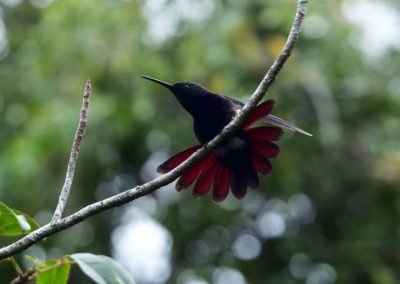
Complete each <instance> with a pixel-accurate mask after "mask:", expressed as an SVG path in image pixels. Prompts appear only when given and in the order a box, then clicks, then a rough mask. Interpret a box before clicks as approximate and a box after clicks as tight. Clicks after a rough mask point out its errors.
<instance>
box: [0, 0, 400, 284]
mask: <svg viewBox="0 0 400 284" xmlns="http://www.w3.org/2000/svg"><path fill="white" fill-rule="evenodd" d="M295 2H296V1H289V0H285V1H281V0H279V1H278V0H273V1H261V0H256V1H231V0H219V1H211V0H196V1H190V2H189V1H184V0H175V1H174V0H151V1H150V0H149V1H128V0H126V1H122V0H121V1H120V0H105V1H90V0H87V1H81V0H70V1H49V0H47V1H46V0H31V1H22V0H1V1H0V20H1V21H0V129H1V134H0V135H1V136H0V137H1V139H0V200H1V201H3V202H5V203H6V204H7V205H8V206H10V207H12V208H18V209H20V210H22V211H24V212H26V213H29V214H30V215H31V216H34V217H35V219H36V220H37V221H38V222H39V223H40V224H45V223H46V222H48V221H49V220H50V217H51V213H52V211H53V210H54V208H55V206H56V202H57V199H58V194H59V191H60V189H61V186H62V183H63V180H64V176H65V170H66V164H67V161H68V157H69V151H70V146H71V144H72V139H73V135H74V131H75V127H76V124H77V122H78V117H79V110H80V104H81V95H82V94H83V89H84V84H85V81H86V79H87V78H90V79H91V80H92V85H93V91H92V101H91V105H90V114H89V124H88V129H87V132H86V137H85V140H84V142H83V144H82V148H81V154H80V158H79V161H78V165H77V173H76V178H75V181H74V184H73V190H72V194H71V198H70V201H69V204H68V208H67V212H66V213H72V212H73V211H75V210H77V209H79V208H81V207H82V206H85V205H87V204H89V203H92V202H95V201H97V200H100V199H102V198H105V197H107V196H111V195H112V194H115V193H117V192H121V191H123V190H124V189H126V188H130V187H133V186H135V185H136V184H138V183H142V182H145V181H148V180H149V179H151V178H153V177H154V176H155V171H154V169H155V166H156V165H157V163H159V162H161V161H162V160H163V159H164V158H165V157H167V156H168V154H171V153H174V152H176V151H179V150H180V149H183V148H185V147H187V146H190V145H192V144H194V142H195V139H194V135H193V131H192V128H191V127H192V122H191V119H190V117H189V115H188V114H187V113H185V112H184V111H183V110H182V109H181V108H180V106H179V105H178V103H177V102H176V101H175V99H174V98H173V97H172V96H171V95H170V94H169V93H168V92H166V91H165V90H162V89H161V88H159V87H157V86H155V85H153V84H150V83H148V82H146V81H144V80H141V79H140V77H139V75H141V74H146V75H149V76H154V77H156V78H160V79H163V80H165V81H170V82H178V81H193V82H198V83H201V84H203V85H205V86H206V87H207V88H209V89H211V90H213V91H215V92H219V93H223V94H227V95H230V96H232V97H236V98H239V99H243V100H245V99H246V98H247V97H248V96H249V94H251V93H252V91H253V90H254V89H255V88H256V86H257V84H258V83H259V81H260V79H261V78H262V76H263V75H264V74H265V71H266V70H267V68H268V67H269V66H270V64H271V63H272V61H273V59H274V57H275V56H276V55H277V53H278V52H279V50H280V48H281V47H282V45H283V43H284V40H285V38H286V35H287V32H288V30H289V28H290V25H291V22H292V20H293V15H294V10H295V6H296V3H295ZM360 3H361V4H362V3H364V4H365V3H367V4H368V3H375V2H373V1H350V0H348V1H341V0H335V1H310V4H309V8H308V15H307V17H306V20H305V23H304V28H303V31H302V35H301V40H300V42H299V43H298V45H297V47H296V51H295V53H294V54H293V56H292V57H291V58H290V60H289V61H288V63H287V65H286V66H285V68H284V70H283V71H282V72H281V73H280V75H279V77H278V80H277V81H276V82H275V84H274V85H273V87H272V88H271V90H270V91H269V93H268V95H267V96H268V97H272V98H274V99H275V100H276V101H277V104H276V109H275V111H274V114H276V115H279V116H280V117H282V118H284V119H287V120H289V121H291V122H294V123H295V124H297V125H299V126H300V127H302V128H304V129H306V130H307V131H310V132H312V133H314V135H315V136H314V137H313V138H308V137H305V136H301V135H297V134H296V135H293V134H292V133H290V132H287V133H286V135H285V136H284V137H283V139H282V140H281V142H280V146H281V149H282V150H281V154H280V156H279V158H278V159H277V160H275V161H274V162H273V165H274V174H273V175H272V176H271V177H268V178H263V179H262V181H263V186H262V189H261V190H260V191H258V192H251V193H250V194H248V195H247V197H246V198H245V199H244V200H242V201H236V200H233V199H228V200H227V201H225V202H224V203H222V204H215V203H213V202H212V201H211V198H210V196H207V197H205V198H202V199H199V200H193V199H192V198H191V196H190V192H189V191H186V192H181V193H179V194H177V193H175V192H174V189H173V187H171V186H169V187H165V188H162V189H160V190H159V191H158V192H156V193H154V194H152V195H151V196H149V197H145V198H142V199H140V200H137V201H134V202H132V203H131V204H128V205H126V206H123V207H121V208H117V209H113V210H111V211H109V212H107V213H103V214H100V215H98V216H94V217H92V218H90V220H87V221H85V222H83V223H82V224H79V225H77V226H75V227H73V228H71V229H69V230H67V231H64V232H60V233H59V234H57V235H55V236H52V237H49V238H48V239H47V240H46V241H42V242H40V243H39V244H37V245H35V246H34V247H32V248H30V249H28V250H27V251H26V252H24V253H22V254H21V255H20V256H21V257H20V258H19V260H20V261H21V262H22V261H23V255H24V254H29V255H33V256H35V257H39V258H43V259H49V258H57V257H61V256H63V255H65V254H71V253H74V252H83V251H86V252H91V253H99V254H106V255H111V256H113V255H114V256H115V257H116V258H117V260H119V261H121V262H122V264H123V265H125V266H127V267H131V266H132V263H134V260H135V259H136V260H135V261H140V260H141V259H142V260H143V262H145V260H146V259H145V258H144V257H143V255H132V256H131V258H132V259H131V261H132V262H131V263H129V259H128V260H127V259H126V258H125V259H118V253H117V252H118V249H117V248H116V247H118V245H119V244H118V242H120V243H122V242H123V241H122V240H123V237H124V236H125V235H121V233H122V232H124V231H123V230H122V229H121V228H122V227H123V226H124V225H125V226H129V224H130V223H129V222H131V221H132V220H131V217H130V216H131V215H129V214H128V213H127V212H131V211H132V210H133V212H134V213H135V214H134V216H136V217H135V220H139V221H140V220H150V221H152V222H155V223H154V224H158V225H159V226H160V225H161V226H162V228H163V230H164V231H160V232H163V233H160V236H161V235H162V234H164V236H166V237H165V238H166V239H168V240H169V243H170V248H169V249H166V253H165V255H164V257H165V258H166V259H167V265H168V267H167V269H166V270H165V271H166V272H165V271H164V274H163V275H161V274H162V273H161V270H160V271H157V269H158V268H157V266H154V268H153V270H155V271H153V274H155V275H156V276H157V273H158V272H159V273H160V275H161V276H160V277H158V278H157V277H156V276H154V275H153V276H151V277H153V278H151V277H150V276H149V277H150V278H146V277H147V276H146V275H147V274H146V273H143V274H142V275H140V273H139V274H135V269H134V268H132V267H131V271H132V273H133V276H134V278H135V280H136V281H137V282H138V283H163V282H168V283H244V281H246V282H248V283H305V282H306V283H334V282H336V283H376V284H381V283H382V284H386V283H398V282H399V281H400V273H399V270H398V268H399V265H400V255H399V253H398V251H399V246H400V242H399V237H400V229H399V228H400V227H399V224H398V220H399V216H400V199H399V188H400V178H399V176H400V175H399V172H400V150H399V149H400V148H399V146H398V142H399V134H398V133H400V124H399V123H398V121H399V120H398V117H399V115H400V99H399V98H400V91H399V90H400V77H399V72H398V70H399V68H400V66H399V65H400V60H399V59H400V54H399V48H398V47H399V46H400V44H399V43H397V45H396V43H392V42H391V41H389V42H384V41H382V42H380V43H379V44H380V45H379V46H380V47H382V48H383V51H382V50H380V51H379V50H374V45H373V44H372V43H371V45H368V42H367V41H366V40H365V38H366V37H367V35H368V32H369V33H370V34H371V32H373V31H371V30H369V31H366V30H365V28H363V26H362V25H359V24H357V22H356V20H354V19H353V18H351V16H349V15H356V14H357V13H359V12H357V11H358V10H357V9H353V8H354V6H352V5H356V4H360ZM382 3H383V4H382ZM367 4H365V5H367ZM375 4H376V3H375ZM376 5H378V4H376ZM379 5H386V6H385V7H387V10H389V11H391V12H393V13H395V15H397V17H398V18H400V14H399V11H400V6H399V5H398V3H397V2H395V1H390V0H386V1H381V4H379ZM379 5H378V6H379ZM379 9H380V8H379ZM379 9H378V8H377V9H376V12H377V14H378V12H379V11H381V10H379ZM381 12H382V11H381ZM382 13H383V12H382ZM364 18H365V17H364ZM366 18H367V19H368V20H370V21H372V22H373V21H374V18H373V17H371V18H368V17H366ZM384 18H385V17H384ZM387 19H389V16H388V17H387ZM399 21H400V20H399ZM370 34H369V35H370ZM373 36H374V34H373V33H372V37H373ZM363 39H364V40H363ZM392 40H393V42H394V41H395V40H396V39H395V38H392ZM399 42H400V40H399ZM138 212H139V213H138ZM123 216H125V217H123ZM165 230H166V231H165ZM111 236H112V238H111ZM151 237H152V236H150V235H149V236H144V238H142V239H140V238H136V239H135V241H132V242H129V240H125V241H124V244H125V247H124V248H123V249H122V250H124V249H125V250H126V251H129V244H131V245H134V244H135V245H136V246H137V245H139V246H140V245H141V242H146V239H147V240H152V239H151ZM12 240H13V239H10V238H7V239H2V240H1V243H3V244H5V243H9V242H11V241H12ZM127 244H128V245H127ZM154 246H156V244H155V245H154ZM141 253H142V254H146V251H145V250H142V251H141ZM127 261H128V262H127ZM149 263H150V262H149ZM146 269H151V268H148V267H147V268H146ZM0 274H1V275H2V281H4V283H7V281H9V280H11V279H13V278H14V277H15V272H13V270H12V267H11V265H9V264H8V263H6V262H3V263H1V265H0ZM150 274H151V273H150ZM80 277H82V275H80V274H79V275H78V274H76V275H74V273H73V275H72V278H71V281H72V282H71V283H84V281H87V278H85V279H83V278H82V279H81V278H80ZM232 279H233V280H232Z"/></svg>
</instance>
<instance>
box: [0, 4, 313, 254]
mask: <svg viewBox="0 0 400 284" xmlns="http://www.w3.org/2000/svg"><path fill="white" fill-rule="evenodd" d="M307 3H308V0H298V5H297V11H296V16H295V19H294V22H293V25H292V28H291V30H290V33H289V36H288V39H287V41H286V43H285V45H284V47H283V49H282V50H281V53H280V54H279V55H278V57H277V58H276V60H275V62H274V63H273V65H272V66H271V68H270V69H269V70H268V72H267V74H266V75H265V77H264V78H263V79H262V81H261V83H260V84H259V86H258V87H257V89H256V90H255V91H254V93H253V94H252V95H251V97H250V98H249V100H248V102H247V103H246V105H245V106H244V108H243V109H242V111H241V112H240V113H239V114H238V115H237V116H236V117H235V118H234V119H233V120H232V121H231V122H230V123H229V124H228V125H227V126H226V127H225V128H224V129H223V130H222V132H221V133H220V134H219V135H217V136H216V137H215V138H214V139H213V140H211V141H210V142H209V143H208V144H207V145H205V146H204V147H203V148H201V149H199V150H198V151H196V153H194V154H193V155H192V156H191V157H190V158H188V159H187V160H186V161H185V162H183V163H182V164H181V165H180V166H178V167H177V168H175V169H174V170H172V171H171V172H169V173H167V174H164V175H162V176H160V177H158V178H156V179H153V180H152V181H150V182H148V183H145V184H143V185H139V186H136V187H134V188H131V189H128V190H126V191H124V192H121V193H119V194H117V195H114V196H112V197H109V198H106V199H104V200H101V201H99V202H96V203H93V204H90V205H88V206H86V207H84V208H82V209H80V210H79V211H77V212H75V213H74V214H71V215H70V216H68V217H65V218H63V219H60V220H58V221H56V222H53V223H50V224H47V225H45V226H43V227H41V228H39V229H37V230H35V231H34V232H32V233H30V234H29V235H27V236H25V237H23V238H22V239H20V240H18V241H16V242H15V243H13V244H10V245H8V246H7V247H4V248H2V249H0V259H3V258H5V257H7V256H10V255H14V254H16V253H18V252H20V251H22V250H24V249H26V248H28V247H30V246H31V245H32V244H34V243H36V242H38V241H40V240H42V239H43V238H45V237H48V236H50V235H53V234H55V233H56V232H59V231H62V230H65V229H67V228H69V227H71V226H73V225H75V224H77V223H80V222H82V221H83V220H85V219H87V218H88V217H90V216H93V215H95V214H98V213H100V212H102V211H105V210H107V209H110V208H113V207H116V206H120V205H122V204H125V203H128V202H130V201H132V200H135V199H137V198H139V197H141V196H144V195H147V194H149V193H151V192H153V191H155V190H157V189H158V188H160V187H162V186H164V185H167V184H169V183H171V182H173V181H174V180H175V179H176V178H177V177H179V176H180V175H181V174H182V173H183V172H184V171H185V170H186V169H188V168H189V167H190V166H192V165H193V164H194V163H196V162H198V161H199V160H200V159H201V158H202V157H203V156H204V155H206V154H207V153H209V152H210V151H211V150H212V149H213V148H214V147H216V146H217V145H218V144H219V143H220V142H221V141H222V140H223V139H225V138H226V137H227V136H229V135H230V134H231V133H233V132H234V131H235V130H236V129H237V128H238V127H240V125H241V124H242V123H243V122H244V121H245V119H246V117H247V115H248V114H249V113H250V111H251V110H252V109H253V108H254V107H255V106H256V105H257V104H258V103H259V102H260V100H261V99H262V98H263V96H264V95H265V93H266V91H267V90H268V89H269V87H270V86H271V85H272V83H273V82H274V80H275V78H276V76H277V75H278V73H279V71H280V70H281V69H282V67H283V65H284V63H285V62H286V60H287V59H288V58H289V56H290V54H291V52H292V50H293V48H294V46H295V44H296V42H297V41H298V39H299V33H300V27H301V24H302V22H303V18H304V15H305V11H306V6H307Z"/></svg>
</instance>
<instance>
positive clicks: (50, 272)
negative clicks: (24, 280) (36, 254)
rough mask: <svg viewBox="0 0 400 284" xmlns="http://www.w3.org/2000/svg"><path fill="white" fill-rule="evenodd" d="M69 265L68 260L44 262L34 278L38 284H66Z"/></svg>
mask: <svg viewBox="0 0 400 284" xmlns="http://www.w3.org/2000/svg"><path fill="white" fill-rule="evenodd" d="M70 269H71V263H70V262H69V259H68V258H63V259H59V260H56V259H50V260H48V261H46V262H44V263H43V264H42V265H41V266H40V268H39V270H38V274H37V276H36V283H38V284H66V283H67V282H68V277H69V271H70Z"/></svg>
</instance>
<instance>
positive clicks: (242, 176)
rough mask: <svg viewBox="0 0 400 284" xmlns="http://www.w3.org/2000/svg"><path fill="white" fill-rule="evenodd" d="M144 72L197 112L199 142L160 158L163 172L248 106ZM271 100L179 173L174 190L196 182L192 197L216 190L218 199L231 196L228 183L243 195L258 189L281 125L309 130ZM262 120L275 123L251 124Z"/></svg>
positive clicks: (273, 155)
mask: <svg viewBox="0 0 400 284" xmlns="http://www.w3.org/2000/svg"><path fill="white" fill-rule="evenodd" d="M142 78H144V79H147V80H150V81H153V82H155V83H157V84H160V85H162V86H164V87H165V88H167V89H168V90H170V91H171V92H172V93H173V94H174V95H175V97H176V99H177V100H178V101H179V103H180V104H181V105H182V107H183V108H184V109H185V110H186V111H187V112H189V113H190V114H191V115H192V117H193V127H194V133H195V135H196V138H197V141H198V143H199V144H198V145H195V146H193V147H190V148H188V149H186V150H184V151H182V152H179V153H178V154H176V155H174V156H172V157H171V158H169V159H168V160H167V161H165V162H164V163H162V164H161V165H160V166H158V167H157V171H158V172H159V173H166V172H169V171H171V170H172V169H174V168H176V167H177V166H179V165H180V164H181V163H182V162H184V161H185V160H186V159H187V158H189V157H190V155H192V154H193V153H194V152H195V151H197V150H198V149H199V148H201V147H202V145H204V144H206V143H207V142H209V141H210V140H212V139H213V138H214V137H215V136H216V135H218V134H219V133H220V132H221V130H222V129H223V128H224V126H225V125H227V124H228V123H229V122H230V121H231V120H232V119H233V118H234V117H235V115H236V114H237V112H238V111H239V110H240V109H242V108H243V106H244V104H243V103H242V102H240V101H238V100H235V99H232V98H229V97H227V96H224V95H220V94H216V93H213V92H210V91H209V90H207V89H206V88H204V87H202V86H200V85H197V84H193V83H189V82H179V83H175V84H169V83H166V82H164V81H161V80H158V79H154V78H151V77H148V76H142ZM273 106H274V101H273V100H267V101H265V102H263V103H261V104H259V105H258V106H257V107H256V108H255V109H254V110H253V111H252V112H251V113H250V115H249V117H248V118H247V120H246V121H245V123H244V124H243V125H242V127H241V129H240V130H238V131H236V132H235V133H234V134H232V135H231V136H230V137H228V138H227V139H226V140H225V141H223V142H222V143H221V144H220V145H219V146H218V147H217V148H216V149H214V150H213V151H212V152H211V153H210V154H208V155H207V156H205V157H204V158H202V159H201V160H200V161H199V162H197V164H195V165H194V166H192V167H191V168H189V169H188V170H187V171H186V172H184V173H183V174H182V175H181V177H180V178H179V180H178V181H177V183H176V190H178V191H180V190H181V189H184V188H187V187H189V186H190V185H192V184H193V183H194V186H193V196H194V197H200V196H203V195H205V194H206V193H208V192H209V191H210V190H212V194H213V199H214V200H215V201H217V202H220V201H223V200H224V199H225V198H226V197H227V195H228V193H229V188H230V189H231V191H232V193H233V195H234V196H235V197H236V198H239V199H240V198H243V197H244V196H245V194H246V191H247V187H249V188H252V189H258V188H259V179H258V174H257V172H258V173H260V174H262V175H270V174H271V172H272V165H271V162H270V159H273V158H276V157H277V155H278V154H279V147H278V146H277V145H276V144H275V143H274V142H273V141H277V140H278V139H279V138H280V136H281V135H282V134H283V129H282V128H287V129H290V130H293V131H296V132H299V133H302V134H305V135H308V136H311V134H309V133H307V132H305V131H304V130H302V129H300V128H298V127H296V126H294V125H292V124H290V123H289V122H286V121H284V120H283V119H280V118H278V117H276V116H273V115H272V114H271V111H272V109H273ZM259 120H263V121H265V122H268V123H270V124H273V125H274V126H263V127H253V128H252V127H251V126H252V125H253V124H254V123H255V122H257V121H259Z"/></svg>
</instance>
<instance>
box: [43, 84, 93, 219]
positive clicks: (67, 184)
mask: <svg viewBox="0 0 400 284" xmlns="http://www.w3.org/2000/svg"><path fill="white" fill-rule="evenodd" d="M91 87H92V86H91V84H90V80H89V79H88V80H87V81H86V87H85V93H84V95H83V102H82V109H81V116H80V118H79V123H78V128H77V129H76V132H75V138H74V142H73V144H72V149H71V155H70V157H69V162H68V167H67V174H66V176H65V181H64V185H63V187H62V189H61V193H60V197H59V199H58V204H57V207H56V210H55V211H54V215H53V218H52V219H51V222H52V223H54V222H57V221H59V220H60V219H61V216H62V214H63V211H64V208H65V205H66V204H67V201H68V196H69V192H70V191H71V185H72V182H73V180H74V173H75V165H76V161H77V159H78V154H79V149H80V146H81V142H82V140H83V137H84V135H85V130H86V126H87V118H88V111H89V102H90V91H91Z"/></svg>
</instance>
